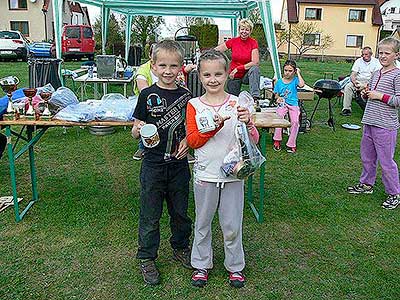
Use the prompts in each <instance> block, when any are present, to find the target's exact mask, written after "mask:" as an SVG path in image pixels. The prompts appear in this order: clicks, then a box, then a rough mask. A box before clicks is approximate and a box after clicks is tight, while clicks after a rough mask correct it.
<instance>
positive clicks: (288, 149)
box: [286, 147, 297, 153]
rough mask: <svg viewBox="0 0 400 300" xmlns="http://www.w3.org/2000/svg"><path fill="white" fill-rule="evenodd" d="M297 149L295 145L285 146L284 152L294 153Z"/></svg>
mask: <svg viewBox="0 0 400 300" xmlns="http://www.w3.org/2000/svg"><path fill="white" fill-rule="evenodd" d="M296 151H297V149H296V147H287V148H286V152H287V153H296Z"/></svg>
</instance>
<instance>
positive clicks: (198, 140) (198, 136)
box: [186, 103, 222, 149]
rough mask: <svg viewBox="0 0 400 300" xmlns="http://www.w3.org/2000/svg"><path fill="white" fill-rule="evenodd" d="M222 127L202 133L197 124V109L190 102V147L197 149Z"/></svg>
mask: <svg viewBox="0 0 400 300" xmlns="http://www.w3.org/2000/svg"><path fill="white" fill-rule="evenodd" d="M221 128H222V127H218V128H217V129H215V130H213V131H210V132H206V133H200V132H199V130H198V129H197V124H196V110H195V108H194V107H193V105H192V104H190V103H188V105H187V107H186V140H187V143H188V145H189V147H190V148H192V149H197V148H200V147H202V146H203V145H205V143H207V141H208V140H209V139H210V138H212V137H213V136H214V135H215V134H216V133H217V132H218V131H219V130H220V129H221Z"/></svg>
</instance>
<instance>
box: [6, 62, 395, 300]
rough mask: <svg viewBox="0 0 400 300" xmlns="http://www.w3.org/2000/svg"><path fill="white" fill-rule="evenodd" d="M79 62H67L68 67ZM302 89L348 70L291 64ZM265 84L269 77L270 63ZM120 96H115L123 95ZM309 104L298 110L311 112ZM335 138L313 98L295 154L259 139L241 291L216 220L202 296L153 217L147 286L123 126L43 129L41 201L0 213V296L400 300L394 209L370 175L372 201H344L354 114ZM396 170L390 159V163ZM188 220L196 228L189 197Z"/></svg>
mask: <svg viewBox="0 0 400 300" xmlns="http://www.w3.org/2000/svg"><path fill="white" fill-rule="evenodd" d="M78 65H79V64H78V63H68V64H67V65H66V67H67V68H70V69H74V68H76V67H77V66H78ZM299 66H300V68H301V69H302V74H303V76H304V78H305V80H306V82H307V83H308V84H309V85H313V83H314V82H315V80H317V79H320V78H323V76H324V72H333V74H334V77H335V78H337V77H338V76H339V75H344V74H346V73H348V72H349V70H350V68H351V65H350V64H347V63H334V62H325V63H317V62H307V61H300V62H299ZM262 70H263V72H262V73H263V75H266V76H272V73H271V67H270V66H269V64H268V63H263V65H262ZM6 75H17V76H18V77H20V79H21V85H20V86H21V87H23V86H24V85H26V84H27V82H28V73H27V66H26V64H25V63H20V62H18V63H6V62H1V63H0V77H3V76H6ZM121 91H122V89H121ZM314 104H315V101H308V102H307V103H306V110H307V112H308V113H311V111H312V108H313V105H314ZM340 108H341V105H340V104H336V106H335V108H334V111H335V119H336V122H337V130H336V132H333V131H332V130H331V129H330V128H329V127H327V125H325V124H324V123H325V122H326V120H327V102H326V100H322V102H321V104H320V110H319V111H318V112H317V114H316V116H315V123H314V126H313V127H312V128H311V131H310V132H308V133H305V134H300V135H299V137H298V153H297V154H295V155H289V154H287V153H285V152H278V153H277V152H274V151H272V139H271V137H270V136H269V137H268V141H267V147H268V149H267V155H266V159H267V162H266V170H267V172H266V179H265V183H266V200H265V208H264V213H265V222H264V223H263V224H258V223H257V222H256V221H255V218H254V216H253V214H252V212H251V210H250V208H249V206H248V205H246V206H245V212H244V227H243V232H244V233H243V236H244V247H245V251H246V264H247V266H246V269H245V273H246V276H247V280H248V281H247V284H246V286H245V288H243V289H241V290H234V289H232V288H231V287H229V285H228V283H227V273H226V271H225V270H224V267H223V259H224V254H223V244H222V234H221V231H220V229H219V225H218V220H217V217H216V218H215V222H214V225H215V226H214V231H213V233H214V254H215V257H214V265H215V267H214V269H213V270H212V271H211V273H210V279H209V283H208V285H207V286H206V287H205V288H204V289H196V288H193V287H192V286H191V284H190V275H191V272H190V271H188V270H185V269H183V268H182V267H181V266H179V265H177V264H176V263H175V262H174V261H172V259H171V249H170V247H169V242H168V238H169V236H170V233H169V225H168V215H167V213H166V211H164V215H163V218H162V220H161V236H162V242H161V247H160V251H159V259H158V261H157V263H158V266H159V269H160V271H161V274H162V284H161V285H160V286H157V287H148V286H146V285H145V284H144V283H143V281H142V277H141V275H140V273H139V268H138V264H137V261H136V259H135V254H136V249H137V229H138V209H139V205H138V201H139V189H140V186H139V179H138V175H139V171H140V163H138V162H135V161H133V160H132V154H133V152H134V151H135V150H136V147H137V143H136V141H134V140H133V139H132V138H131V136H130V129H129V128H127V129H124V128H118V129H117V131H116V133H115V134H112V135H109V136H103V137H101V136H95V135H91V134H90V133H88V130H87V129H80V128H79V127H71V128H67V129H66V132H65V133H64V132H63V129H62V128H51V129H49V130H48V132H47V133H46V134H45V135H44V136H43V138H42V139H41V141H40V142H39V143H38V145H37V146H36V148H35V154H36V166H37V171H38V174H37V175H38V189H39V197H40V200H39V201H38V202H37V203H36V204H35V205H34V206H33V207H32V208H31V210H30V211H29V212H28V214H27V215H26V217H25V218H24V219H23V220H22V221H21V222H20V223H16V222H15V219H14V213H13V210H12V209H11V208H8V209H7V210H6V211H4V212H2V213H0V299H7V300H8V299H13V300H14V299H15V300H17V299H21V300H22V299H80V300H81V299H102V300H103V299H296V300H304V299H329V300H330V299H349V300H350V299H351V300H361V299H368V300H370V299H371V300H372V299H381V300H383V299H386V300H396V299H400V288H399V286H398V284H399V279H400V275H399V270H400V238H399V227H400V217H399V213H400V210H399V209H397V210H394V211H386V210H383V209H382V208H381V207H380V205H381V202H382V201H383V200H384V198H385V193H384V187H383V185H382V182H381V176H380V170H379V172H378V177H377V183H376V186H375V192H374V194H372V195H366V196H355V195H348V194H347V193H346V187H347V185H349V184H353V183H356V182H357V181H358V177H359V175H360V172H361V162H360V157H359V144H360V139H361V131H349V130H346V129H343V128H341V126H340V124H343V123H349V122H351V123H355V124H360V120H361V116H362V112H361V110H360V109H359V107H358V106H357V104H355V103H354V104H353V115H352V116H351V117H347V118H346V117H342V116H340V115H339V112H340ZM396 158H397V161H400V160H399V158H400V156H399V154H398V153H397V154H396ZM17 168H18V172H17V176H18V180H19V186H18V189H19V193H20V196H23V197H24V201H23V202H22V206H24V205H25V204H26V203H27V200H28V199H29V195H30V177H29V164H28V158H27V155H24V156H22V157H21V158H20V159H19V160H18V161H17ZM6 195H11V187H10V178H9V169H8V158H7V155H5V156H4V157H3V159H1V160H0V196H6ZM189 214H190V216H191V217H192V218H193V219H194V205H193V197H191V198H190V207H189Z"/></svg>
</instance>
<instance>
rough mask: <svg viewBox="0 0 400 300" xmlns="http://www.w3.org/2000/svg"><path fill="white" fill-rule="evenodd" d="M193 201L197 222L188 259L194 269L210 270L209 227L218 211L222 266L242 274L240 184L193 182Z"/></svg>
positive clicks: (242, 189) (211, 261)
mask: <svg viewBox="0 0 400 300" xmlns="http://www.w3.org/2000/svg"><path fill="white" fill-rule="evenodd" d="M194 199H195V205H196V221H195V229H194V240H193V247H192V258H191V263H192V266H193V268H195V269H211V268H212V267H213V250H212V245H211V240H212V237H211V223H212V220H213V218H214V214H215V212H216V211H217V210H218V216H219V223H220V226H221V229H222V233H223V236H224V250H225V261H224V266H225V268H226V269H227V270H228V271H229V272H239V271H242V270H243V269H244V266H245V262H244V251H243V243H242V222H243V206H244V183H243V181H235V182H225V183H216V182H206V181H199V180H197V181H196V180H195V183H194Z"/></svg>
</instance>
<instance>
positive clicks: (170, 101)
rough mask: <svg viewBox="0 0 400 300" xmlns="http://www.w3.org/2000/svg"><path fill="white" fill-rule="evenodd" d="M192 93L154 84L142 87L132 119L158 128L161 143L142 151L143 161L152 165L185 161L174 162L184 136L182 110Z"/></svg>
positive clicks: (184, 108) (183, 160)
mask: <svg viewBox="0 0 400 300" xmlns="http://www.w3.org/2000/svg"><path fill="white" fill-rule="evenodd" d="M191 98H192V94H191V93H190V92H189V91H188V90H187V89H185V88H182V87H177V88H176V89H174V90H167V89H163V88H160V87H159V86H158V85H157V84H153V85H152V86H150V87H148V88H145V89H144V90H142V92H141V93H140V94H139V98H138V103H137V105H136V108H135V112H134V114H133V115H134V117H135V119H138V120H141V121H144V122H146V123H148V124H154V125H156V126H157V129H158V135H159V136H160V143H159V144H158V145H157V146H156V147H154V148H145V151H144V159H145V160H146V161H148V162H152V163H161V164H164V163H171V162H187V159H186V158H184V159H181V160H177V159H176V158H175V156H176V153H177V152H178V147H179V143H180V142H181V141H182V140H183V139H184V138H185V137H186V130H185V110H186V105H187V103H188V101H189V100H190V99H191Z"/></svg>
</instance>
